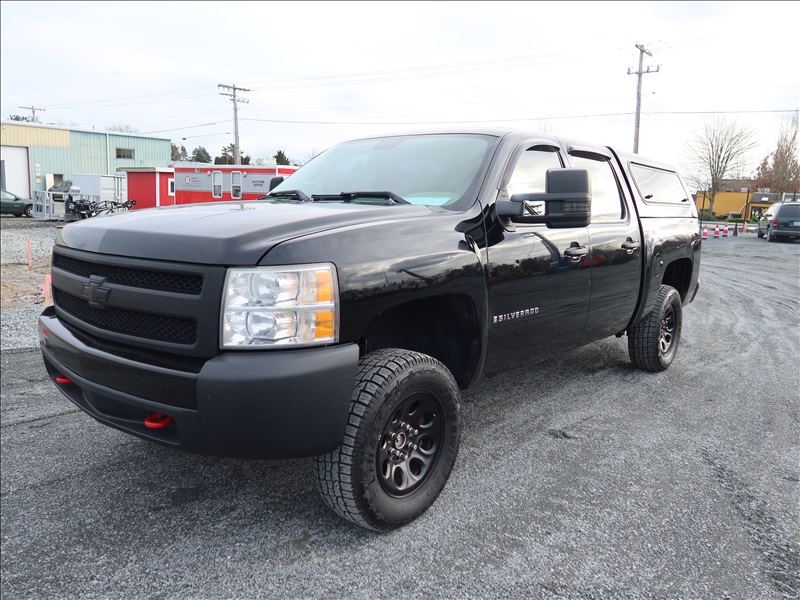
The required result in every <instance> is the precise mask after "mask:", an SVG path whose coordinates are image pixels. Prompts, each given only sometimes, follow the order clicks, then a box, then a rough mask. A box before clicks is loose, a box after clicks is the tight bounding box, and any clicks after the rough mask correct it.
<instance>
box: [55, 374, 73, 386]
mask: <svg viewBox="0 0 800 600" xmlns="http://www.w3.org/2000/svg"><path fill="white" fill-rule="evenodd" d="M56 383H60V384H62V385H68V384H70V383H72V379H70V378H69V377H65V376H64V375H56Z"/></svg>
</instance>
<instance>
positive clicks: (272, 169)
mask: <svg viewBox="0 0 800 600" xmlns="http://www.w3.org/2000/svg"><path fill="white" fill-rule="evenodd" d="M174 168H175V204H193V203H196V202H224V201H230V200H255V199H256V198H258V197H260V196H264V195H265V194H267V193H269V183H270V180H271V179H272V178H273V177H279V176H283V177H284V178H285V177H288V176H289V175H291V174H292V173H294V172H295V171H296V170H297V169H298V168H299V167H290V166H285V165H206V164H203V165H198V164H192V165H180V164H176V165H175V167H174ZM129 197H130V194H129Z"/></svg>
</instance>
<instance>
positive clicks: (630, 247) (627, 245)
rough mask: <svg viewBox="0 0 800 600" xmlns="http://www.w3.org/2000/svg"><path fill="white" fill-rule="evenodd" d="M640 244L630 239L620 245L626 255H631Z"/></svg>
mask: <svg viewBox="0 0 800 600" xmlns="http://www.w3.org/2000/svg"><path fill="white" fill-rule="evenodd" d="M640 246H641V244H640V243H639V242H634V241H633V240H632V239H631V238H628V239H627V240H625V241H624V242H623V244H622V249H623V250H626V251H627V252H628V254H633V251H634V250H636V249H637V248H639V247H640Z"/></svg>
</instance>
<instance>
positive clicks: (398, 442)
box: [314, 349, 461, 531]
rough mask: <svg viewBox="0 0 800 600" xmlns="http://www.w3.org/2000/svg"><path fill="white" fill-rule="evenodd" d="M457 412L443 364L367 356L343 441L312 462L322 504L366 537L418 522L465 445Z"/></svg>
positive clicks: (406, 355)
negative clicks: (366, 531) (368, 531)
mask: <svg viewBox="0 0 800 600" xmlns="http://www.w3.org/2000/svg"><path fill="white" fill-rule="evenodd" d="M459 412H460V392H459V389H458V385H457V384H456V382H455V379H454V378H453V376H452V374H451V373H450V371H449V370H448V369H447V368H446V367H445V366H444V365H443V364H442V363H440V362H439V361H438V360H436V359H434V358H432V357H430V356H427V355H425V354H421V353H418V352H410V351H407V350H399V349H384V350H378V351H376V352H373V353H371V354H368V355H366V356H364V357H363V358H362V359H361V362H360V365H359V369H358V373H357V375H356V382H355V387H354V389H353V398H352V402H351V405H350V416H349V419H348V424H347V429H346V433H345V437H344V441H343V443H342V445H341V446H340V447H339V448H338V449H337V450H335V451H333V452H329V453H328V454H324V455H322V456H318V457H315V459H314V474H315V478H314V480H315V484H316V487H317V491H318V492H319V494H320V496H321V497H322V500H323V501H324V502H325V504H326V505H327V506H328V507H330V508H331V509H333V511H334V512H336V513H337V514H339V515H340V516H342V517H344V518H345V519H347V520H349V521H352V522H353V523H356V524H357V525H360V526H362V527H365V528H367V529H372V530H376V531H385V530H391V529H395V528H397V527H401V526H402V525H405V524H407V523H409V522H411V521H413V520H414V519H416V518H417V517H419V516H420V515H421V514H422V513H424V512H425V511H426V510H427V509H428V508H429V507H430V506H431V505H432V504H433V502H434V501H435V500H436V498H438V497H439V494H440V493H441V491H442V489H443V488H444V486H445V484H446V483H447V480H448V478H449V477H450V472H451V471H452V469H453V465H454V464H455V460H456V456H457V454H458V446H459V442H460V439H461V425H460V417H459Z"/></svg>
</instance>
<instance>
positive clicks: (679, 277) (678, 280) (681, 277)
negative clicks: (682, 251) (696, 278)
mask: <svg viewBox="0 0 800 600" xmlns="http://www.w3.org/2000/svg"><path fill="white" fill-rule="evenodd" d="M691 279H692V261H691V260H690V259H688V258H680V259H678V260H675V261H672V262H671V263H669V265H667V268H666V269H665V270H664V276H663V277H662V278H661V283H663V284H664V285H670V286H672V287H674V288H675V289H676V290H678V293H679V294H680V295H681V301H685V300H686V295H687V294H688V293H689V284H690V283H691Z"/></svg>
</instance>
